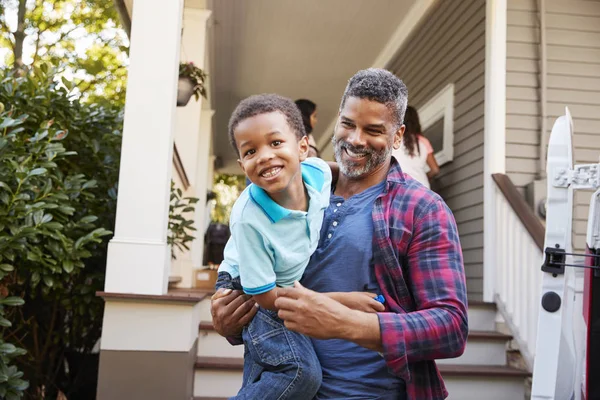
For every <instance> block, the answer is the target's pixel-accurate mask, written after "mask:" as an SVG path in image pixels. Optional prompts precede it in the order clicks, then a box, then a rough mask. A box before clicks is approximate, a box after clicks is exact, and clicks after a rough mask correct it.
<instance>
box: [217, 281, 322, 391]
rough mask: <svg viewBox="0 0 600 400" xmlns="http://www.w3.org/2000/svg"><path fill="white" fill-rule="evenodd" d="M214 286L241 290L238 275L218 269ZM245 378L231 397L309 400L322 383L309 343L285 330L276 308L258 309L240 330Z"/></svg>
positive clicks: (304, 338) (305, 339) (319, 370)
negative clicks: (236, 392) (271, 309)
mask: <svg viewBox="0 0 600 400" xmlns="http://www.w3.org/2000/svg"><path fill="white" fill-rule="evenodd" d="M216 288H217V289H219V288H228V289H234V290H241V284H240V282H239V278H232V277H231V275H229V274H228V273H226V272H220V273H219V276H218V279H217V285H216ZM242 338H243V339H244V381H243V383H242V388H241V389H240V391H239V392H238V394H237V396H234V397H231V398H230V400H231V399H234V400H241V399H245V400H246V399H247V400H256V399H261V400H262V399H264V400H284V399H286V400H310V399H312V398H313V397H315V395H316V394H317V391H318V390H319V387H320V386H321V381H322V374H321V364H320V363H319V359H318V358H317V355H316V354H315V350H314V348H313V345H312V342H311V341H310V339H309V338H308V337H306V336H304V335H301V334H299V333H296V332H292V331H290V330H288V329H287V328H286V327H285V326H284V325H283V321H282V320H281V318H279V317H278V316H277V313H276V312H275V311H270V310H266V309H264V308H262V307H261V308H260V309H259V310H258V312H257V313H256V315H255V316H254V318H253V319H252V321H251V322H250V324H248V325H247V326H245V327H244V331H243V332H242Z"/></svg>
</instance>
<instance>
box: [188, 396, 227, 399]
mask: <svg viewBox="0 0 600 400" xmlns="http://www.w3.org/2000/svg"><path fill="white" fill-rule="evenodd" d="M228 398H229V397H212V396H194V397H193V398H192V400H227V399H228Z"/></svg>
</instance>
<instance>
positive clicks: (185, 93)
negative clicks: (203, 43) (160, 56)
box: [177, 62, 206, 107]
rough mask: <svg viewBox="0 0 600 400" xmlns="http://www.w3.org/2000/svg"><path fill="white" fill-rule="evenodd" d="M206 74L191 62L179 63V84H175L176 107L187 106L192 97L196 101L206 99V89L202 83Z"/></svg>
mask: <svg viewBox="0 0 600 400" xmlns="http://www.w3.org/2000/svg"><path fill="white" fill-rule="evenodd" d="M205 80H206V73H205V72H204V71H202V69H201V68H198V67H197V66H196V65H194V63H193V62H182V63H179V82H178V84H177V106H178V107H183V106H185V105H187V103H188V101H190V98H191V97H192V95H194V97H196V100H198V99H199V98H200V95H202V97H204V98H206V88H205V87H204V81H205Z"/></svg>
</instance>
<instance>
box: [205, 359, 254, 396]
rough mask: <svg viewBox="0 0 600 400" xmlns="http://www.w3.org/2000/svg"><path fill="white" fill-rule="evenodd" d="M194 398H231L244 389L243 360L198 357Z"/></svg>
mask: <svg viewBox="0 0 600 400" xmlns="http://www.w3.org/2000/svg"><path fill="white" fill-rule="evenodd" d="M195 367H196V370H195V371H194V396H204V397H208V398H211V397H231V396H235V395H236V394H237V392H238V390H239V389H240V387H242V370H243V367H244V359H243V358H238V357H236V358H233V357H229V358H223V357H198V358H197V360H196V365H195Z"/></svg>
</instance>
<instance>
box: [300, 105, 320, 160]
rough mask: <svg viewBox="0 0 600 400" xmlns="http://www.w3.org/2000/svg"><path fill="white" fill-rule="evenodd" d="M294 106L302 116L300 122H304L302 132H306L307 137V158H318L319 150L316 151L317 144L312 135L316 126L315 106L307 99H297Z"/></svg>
mask: <svg viewBox="0 0 600 400" xmlns="http://www.w3.org/2000/svg"><path fill="white" fill-rule="evenodd" d="M295 103H296V106H297V107H298V108H299V109H300V113H301V114H302V122H304V130H305V131H306V136H308V145H309V147H310V148H309V150H308V156H309V157H319V150H318V149H317V143H316V142H315V138H314V137H313V135H312V131H313V129H315V125H316V124H317V105H316V104H315V103H314V102H312V101H310V100H307V99H298V100H296V102H295Z"/></svg>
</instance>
